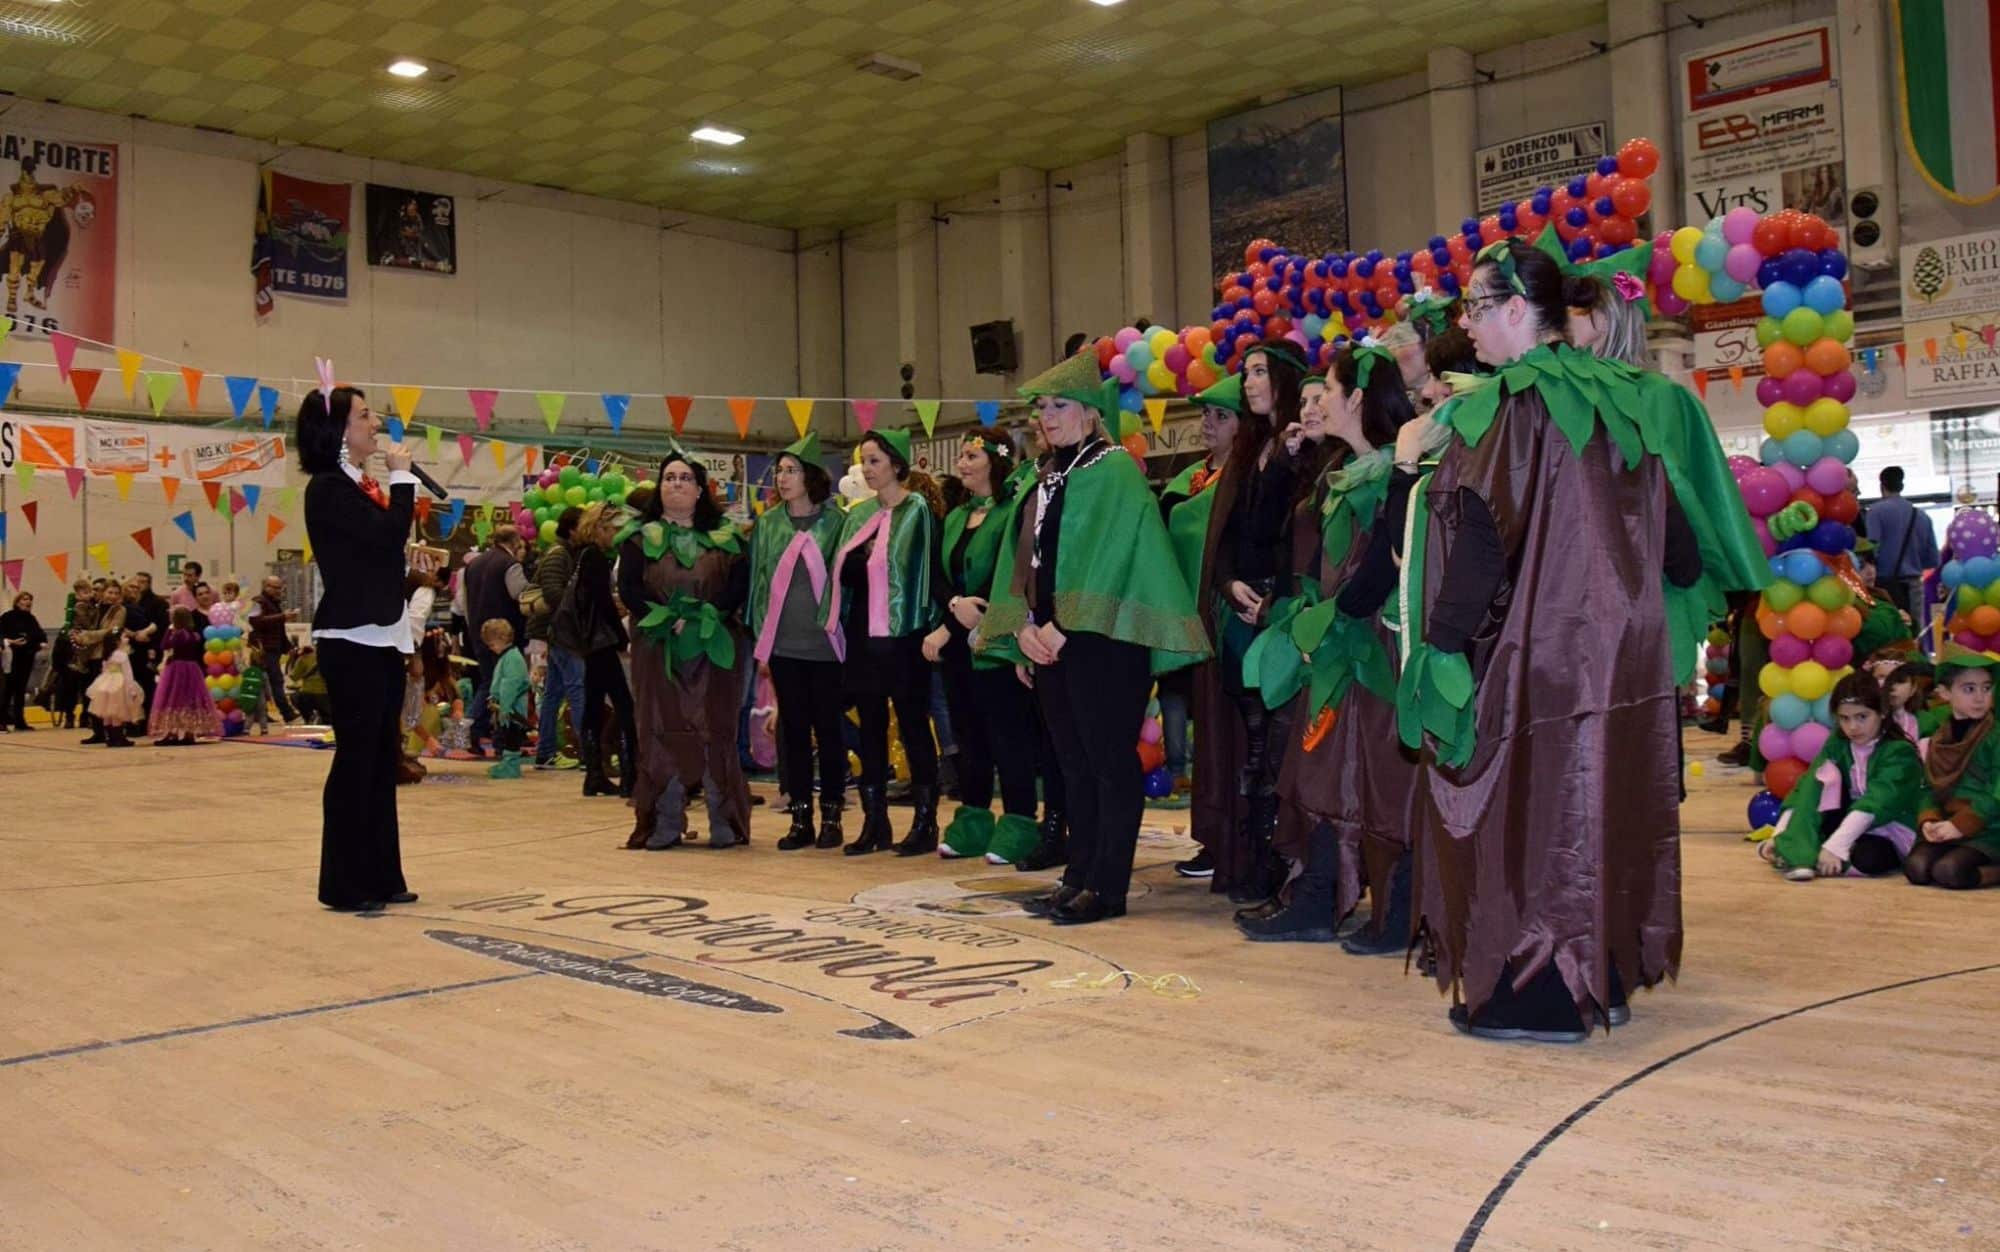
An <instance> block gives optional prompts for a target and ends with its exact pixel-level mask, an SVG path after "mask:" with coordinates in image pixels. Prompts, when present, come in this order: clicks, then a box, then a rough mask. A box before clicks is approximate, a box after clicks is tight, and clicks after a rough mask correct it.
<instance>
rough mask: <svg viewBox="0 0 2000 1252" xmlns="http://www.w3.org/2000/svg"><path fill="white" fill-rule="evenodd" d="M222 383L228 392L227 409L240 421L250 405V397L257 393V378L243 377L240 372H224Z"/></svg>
mask: <svg viewBox="0 0 2000 1252" xmlns="http://www.w3.org/2000/svg"><path fill="white" fill-rule="evenodd" d="M222 385H223V387H224V388H226V389H227V390H228V392H229V411H230V412H231V413H234V414H235V415H236V420H238V421H242V420H243V414H244V412H245V410H247V409H249V407H250V397H251V396H253V395H255V394H256V393H257V380H256V379H254V378H245V377H243V375H241V374H225V375H223V376H222Z"/></svg>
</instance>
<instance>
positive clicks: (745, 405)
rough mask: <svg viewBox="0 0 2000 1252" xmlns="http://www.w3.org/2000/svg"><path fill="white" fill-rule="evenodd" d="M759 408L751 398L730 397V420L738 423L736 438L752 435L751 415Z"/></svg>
mask: <svg viewBox="0 0 2000 1252" xmlns="http://www.w3.org/2000/svg"><path fill="white" fill-rule="evenodd" d="M756 407H757V401H756V399H755V398H754V397H751V396H731V397H729V420H730V421H732V422H735V423H736V437H737V438H739V439H742V438H747V437H748V436H749V434H750V413H751V410H753V409H755V408H756Z"/></svg>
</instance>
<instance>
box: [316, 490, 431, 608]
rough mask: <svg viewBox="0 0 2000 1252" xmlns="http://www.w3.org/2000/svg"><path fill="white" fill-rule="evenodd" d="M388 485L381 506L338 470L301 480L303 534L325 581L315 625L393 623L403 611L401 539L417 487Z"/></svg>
mask: <svg viewBox="0 0 2000 1252" xmlns="http://www.w3.org/2000/svg"><path fill="white" fill-rule="evenodd" d="M388 490H389V507H388V508H386V509H385V508H382V507H381V506H380V505H378V504H376V503H375V502H374V501H373V500H370V499H369V498H368V495H367V493H366V492H364V491H362V490H361V487H360V485H359V484H358V483H355V482H354V481H353V480H351V479H349V478H348V477H347V475H346V474H344V473H342V472H341V471H339V470H331V471H329V472H327V473H323V474H314V475H313V476H312V479H311V481H309V482H307V483H306V536H307V537H308V538H309V539H310V540H311V541H312V547H313V560H314V561H315V562H316V563H317V564H318V565H319V574H320V580H321V582H322V583H324V584H325V594H323V595H322V596H321V597H320V601H319V608H317V609H316V610H314V611H313V629H314V630H348V629H352V628H353V627H356V626H394V625H395V624H396V621H397V619H399V618H401V617H402V616H403V613H404V603H403V544H404V542H405V541H406V540H408V539H409V537H410V519H411V517H412V516H413V515H414V514H415V512H416V505H417V488H416V484H414V483H399V484H397V485H395V486H393V487H390V488H389V489H388Z"/></svg>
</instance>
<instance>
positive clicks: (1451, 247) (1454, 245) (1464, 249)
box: [1444, 234, 1472, 265]
mask: <svg viewBox="0 0 2000 1252" xmlns="http://www.w3.org/2000/svg"><path fill="white" fill-rule="evenodd" d="M1444 247H1445V251H1447V252H1449V253H1451V262H1452V264H1453V265H1456V264H1458V263H1459V262H1460V261H1469V260H1471V259H1472V245H1471V244H1469V243H1467V242H1465V236H1464V235H1463V234H1458V235H1453V236H1451V237H1450V238H1449V239H1447V240H1445V241H1444Z"/></svg>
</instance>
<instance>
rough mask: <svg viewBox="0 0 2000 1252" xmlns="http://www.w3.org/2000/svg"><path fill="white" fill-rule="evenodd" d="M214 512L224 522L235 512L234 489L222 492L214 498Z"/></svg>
mask: <svg viewBox="0 0 2000 1252" xmlns="http://www.w3.org/2000/svg"><path fill="white" fill-rule="evenodd" d="M215 511H216V512H217V513H219V514H220V515H221V516H222V517H223V518H224V519H225V520H227V519H228V518H229V516H230V515H231V514H232V513H234V512H235V511H236V492H235V490H234V489H231V490H229V491H225V492H222V493H220V494H218V495H217V496H216V497H215Z"/></svg>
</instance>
